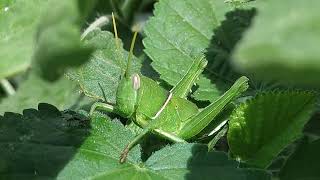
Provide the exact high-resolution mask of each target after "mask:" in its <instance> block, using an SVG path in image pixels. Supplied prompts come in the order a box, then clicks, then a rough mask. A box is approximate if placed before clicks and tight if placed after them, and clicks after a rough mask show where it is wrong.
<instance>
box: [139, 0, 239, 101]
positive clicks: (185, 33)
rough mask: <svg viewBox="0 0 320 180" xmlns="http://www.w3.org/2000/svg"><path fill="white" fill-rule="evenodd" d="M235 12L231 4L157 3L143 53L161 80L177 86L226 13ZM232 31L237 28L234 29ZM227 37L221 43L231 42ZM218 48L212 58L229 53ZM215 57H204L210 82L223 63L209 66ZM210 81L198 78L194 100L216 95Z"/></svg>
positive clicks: (202, 0)
mask: <svg viewBox="0 0 320 180" xmlns="http://www.w3.org/2000/svg"><path fill="white" fill-rule="evenodd" d="M234 9H235V6H234V4H232V3H224V2H223V1H216V0H200V1H192V0H177V1H170V0H163V1H160V2H158V3H157V4H156V5H155V10H154V17H152V18H150V20H149V21H148V23H147V25H146V27H145V33H146V36H147V37H146V38H145V39H144V41H143V42H144V45H145V47H146V49H145V52H146V53H147V54H148V56H149V57H150V58H151V59H152V61H153V62H152V66H153V68H154V69H155V70H156V71H157V72H158V73H159V74H160V78H161V79H163V80H165V81H166V82H167V83H169V84H170V85H172V86H174V85H176V84H177V82H178V81H179V80H180V79H181V78H182V77H183V75H184V74H185V73H186V72H187V70H188V68H189V67H190V66H191V64H192V62H193V59H194V57H196V56H199V54H201V53H205V50H206V49H207V48H208V47H209V45H210V43H211V38H212V36H213V35H215V32H214V30H216V29H218V28H219V26H220V25H221V22H222V21H223V20H225V18H226V17H225V16H224V15H225V13H227V12H229V11H232V10H234ZM241 28H242V27H241ZM230 29H231V28H230ZM230 29H226V31H228V30H230ZM233 29H237V26H234V27H233ZM233 32H234V33H238V32H237V31H233ZM227 35H228V36H229V34H227ZM227 38H229V37H225V39H223V43H225V42H226V43H233V42H228V41H229V39H227ZM221 39H222V38H221ZM216 42H217V41H216ZM216 42H213V43H216ZM219 43H221V42H220V41H219ZM214 48H216V47H214ZM219 49H221V48H219ZM219 49H216V51H215V52H217V53H215V55H214V56H218V55H222V54H223V53H229V52H225V51H221V52H220V50H219ZM211 51H214V49H211ZM214 56H212V57H207V59H208V60H209V65H210V66H208V67H209V68H208V69H207V70H206V71H208V72H207V73H205V74H206V76H209V78H210V80H212V79H214V78H217V77H216V75H217V74H219V72H216V70H217V69H219V68H217V67H218V65H219V64H220V63H221V62H223V61H225V60H226V58H223V59H220V60H219V62H218V64H216V65H212V63H214V62H210V61H211V60H212V59H214V58H215V57H214ZM220 65H221V64H220ZM210 71H211V72H210ZM210 80H209V79H207V78H206V77H204V76H203V75H202V76H201V77H200V82H201V83H199V89H198V91H197V93H195V94H194V97H195V98H196V99H198V100H211V101H212V100H214V99H215V98H216V97H218V96H219V94H220V93H218V92H219V91H218V90H217V88H216V87H215V86H214V85H212V84H211V82H210Z"/></svg>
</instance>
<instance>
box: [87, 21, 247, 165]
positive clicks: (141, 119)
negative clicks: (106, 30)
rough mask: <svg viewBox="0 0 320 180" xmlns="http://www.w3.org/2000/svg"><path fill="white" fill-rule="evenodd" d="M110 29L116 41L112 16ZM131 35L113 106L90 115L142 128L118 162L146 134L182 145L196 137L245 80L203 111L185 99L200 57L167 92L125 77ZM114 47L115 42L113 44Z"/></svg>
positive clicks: (138, 78) (136, 76) (100, 106)
mask: <svg viewBox="0 0 320 180" xmlns="http://www.w3.org/2000/svg"><path fill="white" fill-rule="evenodd" d="M112 18H113V27H114V31H115V40H116V41H117V40H118V35H117V30H116V23H115V19H114V16H112ZM136 35H137V32H135V33H134V36H133V39H132V43H131V47H130V52H129V55H128V62H127V69H126V71H125V72H124V74H123V75H122V76H121V79H120V83H119V86H118V88H117V92H116V103H115V104H114V105H110V104H107V103H102V102H96V103H95V104H93V106H92V107H91V111H90V114H91V115H92V113H93V112H94V111H95V110H102V111H107V112H112V113H115V114H118V115H120V116H122V117H124V118H128V119H130V120H131V121H133V122H134V123H135V124H137V125H138V126H140V127H141V128H143V131H142V132H141V133H140V134H139V135H137V136H136V137H135V138H134V139H133V140H132V141H131V142H130V143H129V144H128V145H127V146H126V147H125V149H124V150H123V152H122V154H121V156H120V163H123V162H125V160H126V157H127V155H128V153H129V151H130V149H132V148H133V147H134V146H135V145H136V144H138V143H139V141H140V140H141V139H142V138H143V137H144V136H146V135H147V134H148V133H149V132H152V133H155V134H157V135H159V136H161V137H164V138H166V139H168V140H170V141H172V142H176V143H185V142H186V140H188V139H190V138H192V137H194V136H196V135H197V134H199V133H200V132H201V131H202V130H203V129H204V128H205V127H206V126H208V125H209V123H210V122H211V121H212V120H213V119H214V118H215V117H216V116H217V115H218V114H219V113H220V112H221V111H222V110H223V109H224V108H225V107H226V105H228V103H230V102H231V101H233V100H234V99H235V98H237V97H238V96H239V95H240V94H241V93H243V92H244V91H246V90H247V88H248V78H247V77H244V76H243V77H240V78H239V79H238V80H237V81H236V82H235V83H234V84H233V85H232V87H231V88H230V89H229V90H228V91H226V92H225V93H224V94H223V95H222V96H220V97H219V98H218V99H217V100H216V101H215V102H213V103H211V104H210V105H209V106H207V107H206V108H204V109H202V110H199V109H198V107H197V106H196V105H195V104H194V103H192V102H190V101H188V100H187V95H188V94H189V92H190V90H191V88H192V86H193V85H194V83H195V81H196V80H197V79H198V77H199V75H200V74H201V73H202V71H203V70H204V68H205V67H206V65H207V61H206V60H205V58H204V57H203V56H200V57H198V58H194V62H193V63H192V65H191V67H190V68H189V70H188V71H187V73H186V74H185V75H184V76H183V78H182V79H181V80H180V81H179V82H178V83H177V85H176V86H174V87H173V88H172V89H171V90H170V91H169V92H168V91H167V90H165V89H164V88H162V87H161V86H160V85H159V84H158V83H157V82H155V81H154V80H152V79H150V78H148V77H145V76H142V75H139V74H138V73H132V74H129V68H130V65H131V57H132V56H133V48H134V42H135V39H136ZM116 44H117V42H116Z"/></svg>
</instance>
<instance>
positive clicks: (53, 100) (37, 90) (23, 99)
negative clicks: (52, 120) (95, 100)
mask: <svg viewBox="0 0 320 180" xmlns="http://www.w3.org/2000/svg"><path fill="white" fill-rule="evenodd" d="M79 95H80V94H79V93H77V86H76V84H75V83H72V81H70V80H67V79H60V80H59V81H56V82H54V83H49V82H46V81H44V80H42V79H41V78H40V77H38V76H35V75H33V74H31V75H30V76H29V77H28V79H27V80H26V81H24V82H22V83H21V84H20V86H19V88H18V91H17V93H16V94H15V95H12V96H9V97H7V98H5V99H3V100H2V101H1V102H0V114H3V113H4V112H17V113H20V112H22V110H23V109H26V108H32V107H37V105H38V103H39V102H46V103H50V104H54V105H55V106H57V107H58V108H59V109H67V108H70V107H71V106H73V105H74V104H76V102H77V100H78V99H79Z"/></svg>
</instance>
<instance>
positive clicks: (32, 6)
mask: <svg viewBox="0 0 320 180" xmlns="http://www.w3.org/2000/svg"><path fill="white" fill-rule="evenodd" d="M47 2H48V0H12V1H2V0H1V2H0V27H1V28H0V47H1V48H0V59H1V63H0V79H2V78H5V77H8V76H12V75H14V74H16V73H19V72H21V71H25V70H26V69H27V68H28V67H29V65H30V62H31V59H32V53H33V48H34V36H35V32H36V27H37V25H38V23H39V19H40V18H39V17H40V15H41V14H42V13H43V11H44V9H45V7H46V6H47Z"/></svg>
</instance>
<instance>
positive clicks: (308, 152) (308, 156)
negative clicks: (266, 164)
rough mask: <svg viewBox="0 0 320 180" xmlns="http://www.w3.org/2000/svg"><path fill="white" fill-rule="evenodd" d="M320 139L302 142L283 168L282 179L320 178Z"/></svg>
mask: <svg viewBox="0 0 320 180" xmlns="http://www.w3.org/2000/svg"><path fill="white" fill-rule="evenodd" d="M319 152H320V140H317V141H314V142H304V143H302V144H301V145H300V146H299V147H298V149H297V150H296V152H294V153H293V154H292V155H291V156H290V157H289V159H288V160H287V161H286V164H285V165H284V167H283V168H282V169H281V172H280V179H281V180H316V179H320V171H319V162H320V156H319Z"/></svg>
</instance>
